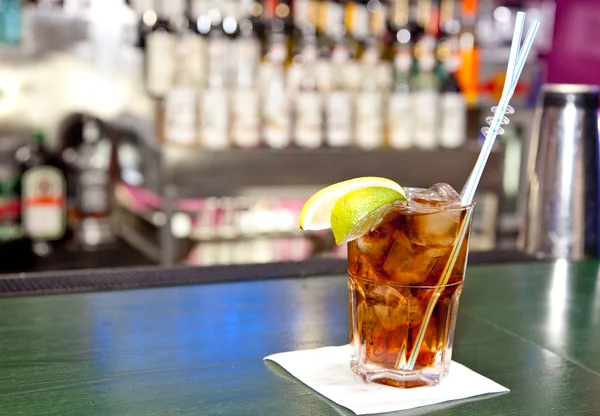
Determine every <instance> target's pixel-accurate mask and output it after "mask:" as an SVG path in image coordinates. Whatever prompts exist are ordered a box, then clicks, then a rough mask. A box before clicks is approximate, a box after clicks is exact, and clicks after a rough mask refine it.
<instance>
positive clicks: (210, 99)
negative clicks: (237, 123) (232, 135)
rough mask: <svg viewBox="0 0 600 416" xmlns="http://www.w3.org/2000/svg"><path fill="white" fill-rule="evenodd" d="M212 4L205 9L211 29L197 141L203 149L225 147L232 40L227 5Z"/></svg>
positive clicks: (227, 138)
mask: <svg viewBox="0 0 600 416" xmlns="http://www.w3.org/2000/svg"><path fill="white" fill-rule="evenodd" d="M219 4H220V3H217V2H214V3H213V4H212V5H211V8H210V10H209V12H208V13H209V17H210V20H211V28H210V31H209V33H208V58H209V61H208V79H207V85H206V88H205V89H204V91H203V92H202V96H201V98H200V106H199V110H200V114H199V120H200V132H199V137H200V142H201V144H202V146H203V147H205V148H207V149H214V150H218V149H225V148H227V147H229V94H228V93H229V91H228V88H229V85H230V80H231V78H230V70H229V69H230V62H231V60H230V59H231V56H232V52H231V48H232V41H231V39H230V38H229V34H228V33H227V32H229V31H230V29H231V28H230V27H228V21H226V20H225V19H224V17H223V16H229V6H230V5H231V2H229V1H228V2H225V3H223V4H220V5H221V9H219V8H218V6H219Z"/></svg>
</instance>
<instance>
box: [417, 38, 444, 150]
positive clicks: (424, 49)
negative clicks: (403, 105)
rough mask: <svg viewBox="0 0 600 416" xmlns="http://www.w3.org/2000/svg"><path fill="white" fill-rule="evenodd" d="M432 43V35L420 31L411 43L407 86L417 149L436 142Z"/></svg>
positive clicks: (434, 145)
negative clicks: (418, 35) (411, 104)
mask: <svg viewBox="0 0 600 416" xmlns="http://www.w3.org/2000/svg"><path fill="white" fill-rule="evenodd" d="M435 47H436V41H435V38H434V37H433V36H430V35H429V34H427V33H425V34H423V35H421V36H420V37H419V38H418V39H417V40H416V43H415V46H414V61H413V71H412V77H411V89H412V95H413V109H414V113H413V115H414V120H415V124H414V130H413V140H412V141H413V144H414V145H415V146H416V147H419V148H421V149H433V148H435V147H436V145H437V134H438V131H437V123H438V119H439V115H438V104H439V102H438V98H439V94H438V78H437V76H436V72H435V70H436V64H437V61H436V56H435Z"/></svg>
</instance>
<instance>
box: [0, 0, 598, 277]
mask: <svg viewBox="0 0 600 416" xmlns="http://www.w3.org/2000/svg"><path fill="white" fill-rule="evenodd" d="M593 4H594V1H593V0H588V1H584V0H578V1H571V2H568V1H566V0H562V1H561V0H557V1H554V0H521V1H517V0H368V1H367V0H260V1H255V0H130V1H124V0H63V1H59V0H38V1H23V2H21V1H18V0H0V250H2V253H6V255H2V256H0V273H2V272H4V273H8V272H15V271H19V272H21V271H30V270H49V269H75V268H91V267H116V266H139V265H152V264H155V265H173V264H189V265H227V264H249V263H269V262H290V261H302V260H306V259H309V258H315V257H324V258H341V257H344V256H345V252H344V248H340V247H336V246H335V244H334V242H333V239H332V237H331V236H330V235H329V232H323V233H313V234H307V233H302V234H301V233H300V232H299V230H298V226H297V217H298V214H299V211H300V209H301V207H302V205H303V203H304V202H305V201H306V199H307V198H308V197H309V196H310V195H311V194H312V193H313V192H314V191H316V190H318V189H319V188H320V187H322V186H324V185H327V184H330V183H332V182H336V181H340V180H344V179H349V178H352V177H356V176H366V175H371V176H385V177H389V178H391V179H393V180H396V181H398V182H399V183H401V184H403V185H407V186H418V187H428V186H431V185H432V184H434V183H436V182H448V183H450V184H451V185H453V186H454V187H456V188H457V189H460V188H461V186H462V185H463V184H464V182H465V180H466V178H467V176H468V175H469V173H470V170H471V169H472V167H473V165H474V162H475V160H476V158H477V155H478V153H479V148H480V145H481V139H482V135H481V133H480V132H479V129H480V127H481V126H483V125H485V122H484V120H485V118H486V117H488V116H489V115H490V114H491V113H490V107H491V106H492V105H494V104H496V103H497V100H498V99H499V97H500V94H501V89H502V86H503V82H504V71H505V68H506V63H507V60H508V52H509V47H510V41H511V37H512V32H513V27H512V26H513V24H514V17H515V14H516V12H517V11H518V10H524V11H526V12H527V17H528V18H531V19H534V18H536V19H539V20H541V21H542V22H543V24H542V27H541V31H540V33H539V34H538V38H537V40H536V43H535V45H534V48H535V50H534V51H533V52H532V53H531V54H530V58H529V60H528V62H527V65H526V67H525V69H524V72H523V75H522V76H521V80H520V84H519V85H518V86H517V88H516V93H515V96H514V98H513V100H512V105H513V106H514V107H515V108H516V109H517V111H516V114H515V116H513V117H512V118H511V123H510V124H509V125H508V126H506V129H505V130H506V133H505V134H504V135H503V136H501V138H500V140H499V141H498V143H497V145H496V148H495V149H494V151H493V152H492V155H491V157H490V161H489V162H488V167H487V168H486V172H485V174H484V177H483V179H482V183H481V186H480V188H479V191H478V195H477V196H476V200H477V211H478V213H477V215H476V216H475V224H474V226H473V237H472V243H471V246H472V247H471V249H472V250H473V251H480V252H483V251H485V252H491V251H494V250H496V251H499V250H513V249H516V241H517V238H516V236H517V229H518V221H517V215H516V210H517V204H518V194H519V185H520V183H521V180H522V168H521V166H522V165H523V164H522V154H523V152H522V149H523V147H524V146H525V144H526V141H527V139H528V137H529V136H530V134H531V123H532V114H533V108H534V106H535V101H536V97H537V95H538V92H539V90H540V88H541V85H542V84H543V83H545V82H547V81H548V80H550V81H553V82H587V83H598V78H597V73H598V69H599V68H600V59H599V58H598V57H599V56H600V55H599V54H598V53H595V52H593V51H594V50H595V49H593V48H594V45H589V42H584V41H582V39H588V38H590V36H592V34H593V33H594V27H595V26H594V22H598V16H599V15H598V12H597V11H596V8H594V7H592V5H593ZM558 11H560V13H558ZM594 16H595V17H594ZM594 19H596V20H594ZM579 22H581V24H579ZM596 26H597V25H596ZM555 28H556V30H555ZM567 34H568V36H567ZM578 39H579V40H578ZM583 45H585V48H586V49H585V52H586V53H585V54H583V52H582V49H581V48H583ZM592 52H593V53H592ZM565 62H567V63H568V66H569V68H571V67H572V68H574V69H572V70H571V69H568V70H567V69H566V68H567V66H565V65H567V63H565ZM577 68H579V69H581V72H579V70H578V69H577Z"/></svg>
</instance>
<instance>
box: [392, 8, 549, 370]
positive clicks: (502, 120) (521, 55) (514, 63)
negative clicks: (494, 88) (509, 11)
mask: <svg viewBox="0 0 600 416" xmlns="http://www.w3.org/2000/svg"><path fill="white" fill-rule="evenodd" d="M524 22H525V13H523V12H519V13H517V19H516V22H515V31H514V33H513V39H512V44H511V48H510V54H509V58H508V67H507V70H506V79H505V80H504V88H503V90H502V97H501V98H500V102H499V104H498V106H497V107H492V111H493V113H494V117H493V118H492V120H491V123H490V127H489V128H484V129H483V131H484V132H485V134H486V138H485V142H484V143H483V146H482V148H481V151H480V153H479V157H478V158H477V162H476V163H475V167H474V168H473V171H472V172H471V174H470V175H469V178H468V179H467V182H466V184H465V186H464V188H463V190H462V191H461V194H460V197H461V198H460V202H461V205H462V206H468V205H471V204H472V203H473V197H474V196H475V190H476V189H477V185H479V181H480V179H481V175H482V173H483V169H484V167H485V164H486V162H487V160H488V157H489V156H490V152H491V151H492V147H493V145H494V141H495V140H496V137H497V136H498V134H499V133H500V131H501V130H502V128H501V125H502V124H506V123H507V122H508V119H507V118H506V117H505V114H507V113H509V114H511V113H512V111H513V110H512V108H511V107H510V106H509V105H508V103H509V101H510V99H511V97H512V95H513V93H514V91H515V87H516V86H517V82H518V81H519V77H520V76H521V72H522V71H523V67H524V66H525V61H526V60H527V55H528V54H529V51H530V50H531V45H532V44H533V39H534V38H535V34H536V33H537V30H538V28H539V26H540V22H539V21H537V20H534V21H533V22H532V24H531V26H530V27H529V30H528V31H527V35H526V36H525V41H524V42H523V46H522V48H521V47H520V46H519V45H520V43H521V36H522V33H523V24H524ZM472 215H473V208H471V209H468V210H467V212H466V215H465V217H464V218H463V220H462V222H461V224H460V225H459V230H458V233H457V236H456V238H455V240H454V245H453V246H452V250H451V251H450V256H449V257H448V263H447V264H446V266H445V267H444V270H443V271H442V274H441V276H440V279H439V281H438V283H437V284H436V288H435V291H434V293H433V296H432V297H431V300H430V301H429V304H428V305H427V309H426V311H425V316H424V317H423V322H422V323H421V327H420V328H419V334H418V335H417V339H416V341H415V344H414V345H413V349H412V351H411V354H410V356H409V358H408V360H407V362H405V361H404V353H405V350H404V349H403V350H402V351H401V352H400V354H399V356H398V359H397V361H396V368H400V369H403V370H412V369H413V368H414V366H415V363H416V361H417V356H418V355H419V350H420V349H421V344H422V343H423V339H424V337H425V330H426V329H427V326H428V325H429V320H430V319H431V314H432V313H433V309H434V308H435V305H436V303H437V300H438V298H439V296H440V294H441V293H442V291H443V290H444V289H443V288H444V286H445V285H446V284H447V283H448V280H449V279H450V275H451V274H452V269H453V268H454V264H455V263H456V258H457V256H458V253H459V251H460V248H461V246H462V242H463V240H464V238H465V236H466V234H467V230H468V229H469V227H468V226H469V223H470V222H471V217H472Z"/></svg>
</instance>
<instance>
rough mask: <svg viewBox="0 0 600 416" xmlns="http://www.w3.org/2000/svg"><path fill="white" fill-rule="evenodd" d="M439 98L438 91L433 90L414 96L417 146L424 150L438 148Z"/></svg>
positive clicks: (417, 93) (419, 92) (418, 92)
mask: <svg viewBox="0 0 600 416" xmlns="http://www.w3.org/2000/svg"><path fill="white" fill-rule="evenodd" d="M438 97H439V95H438V93H437V91H435V90H433V89H431V90H422V91H417V92H415V93H414V95H413V108H414V110H415V113H414V115H415V117H414V119H415V129H414V144H415V146H418V147H421V148H424V149H431V148H434V147H435V146H436V135H437V130H436V123H437V119H438V116H437V113H438V110H437V105H438V101H437V100H438Z"/></svg>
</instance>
